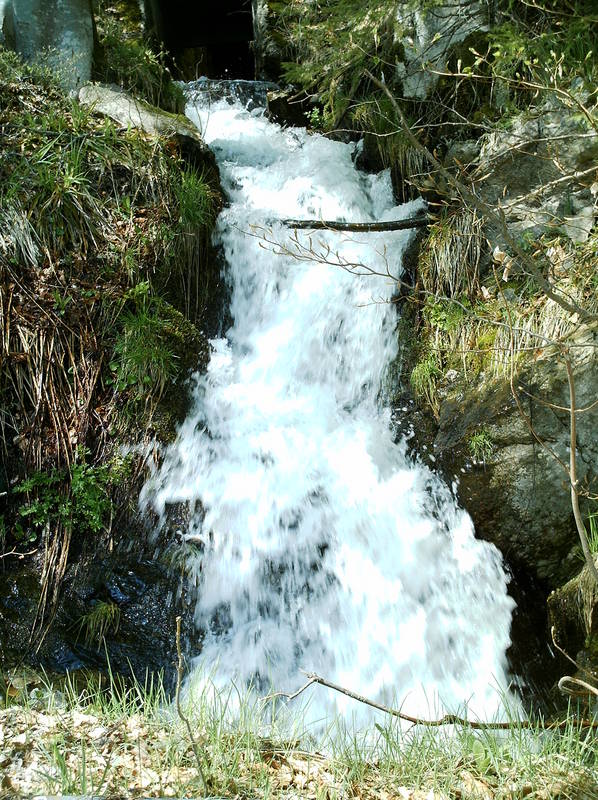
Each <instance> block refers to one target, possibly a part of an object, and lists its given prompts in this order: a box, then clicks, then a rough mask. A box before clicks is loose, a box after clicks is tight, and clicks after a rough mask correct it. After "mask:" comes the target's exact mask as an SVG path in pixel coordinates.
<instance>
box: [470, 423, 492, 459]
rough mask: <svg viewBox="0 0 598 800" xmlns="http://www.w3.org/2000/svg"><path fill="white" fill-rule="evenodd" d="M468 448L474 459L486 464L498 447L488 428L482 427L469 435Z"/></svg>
mask: <svg viewBox="0 0 598 800" xmlns="http://www.w3.org/2000/svg"><path fill="white" fill-rule="evenodd" d="M467 448H468V450H469V453H470V455H471V457H472V458H473V460H474V461H477V462H478V463H483V464H485V463H486V461H488V460H489V459H490V458H491V457H492V454H493V453H494V451H495V449H496V445H495V444H494V441H493V440H492V435H491V434H490V432H489V431H488V430H487V429H486V428H480V429H479V430H477V431H475V432H474V433H472V434H471V436H470V437H469V441H468V442H467Z"/></svg>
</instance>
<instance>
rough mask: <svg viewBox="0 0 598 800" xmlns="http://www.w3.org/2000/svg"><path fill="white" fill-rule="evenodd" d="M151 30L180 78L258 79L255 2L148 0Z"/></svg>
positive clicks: (146, 3)
mask: <svg viewBox="0 0 598 800" xmlns="http://www.w3.org/2000/svg"><path fill="white" fill-rule="evenodd" d="M145 5H146V18H147V24H148V28H150V29H151V30H153V32H154V35H155V36H156V37H157V38H158V39H159V41H160V42H162V43H163V44H164V46H165V48H166V50H167V51H168V52H169V53H170V55H171V57H172V61H173V68H174V72H175V75H176V77H179V78H182V79H183V80H193V79H195V78H198V77H199V76H201V75H205V76H207V77H209V78H244V79H249V80H252V79H253V78H255V59H254V54H253V50H252V41H253V13H252V0H219V2H216V3H215V2H213V0H211V1H210V2H206V1H205V0H203V1H202V0H168V2H166V0H146V2H145Z"/></svg>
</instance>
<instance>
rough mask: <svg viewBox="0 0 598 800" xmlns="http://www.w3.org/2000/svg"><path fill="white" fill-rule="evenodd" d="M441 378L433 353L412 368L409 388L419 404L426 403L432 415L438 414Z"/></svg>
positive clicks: (440, 371)
mask: <svg viewBox="0 0 598 800" xmlns="http://www.w3.org/2000/svg"><path fill="white" fill-rule="evenodd" d="M441 377H442V370H441V369H440V367H439V365H438V359H437V357H436V355H435V353H430V354H428V355H427V356H425V357H424V358H422V359H421V360H420V361H418V363H417V364H416V365H415V366H414V368H413V370H412V372H411V377H410V383H411V388H412V389H413V392H414V394H415V396H416V398H417V399H418V400H419V401H420V402H425V403H427V404H428V405H429V406H430V408H431V409H432V410H433V411H434V413H437V412H438V390H437V386H438V381H439V380H440V378H441Z"/></svg>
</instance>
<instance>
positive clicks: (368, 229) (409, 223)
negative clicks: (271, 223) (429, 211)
mask: <svg viewBox="0 0 598 800" xmlns="http://www.w3.org/2000/svg"><path fill="white" fill-rule="evenodd" d="M282 224H283V225H286V226H287V228H295V229H296V230H312V231H348V232H351V233H375V232H377V231H404V230H407V229H408V228H425V227H426V225H429V224H430V220H429V218H428V217H415V218H414V219H395V220H391V221H389V222H335V221H333V220H325V219H283V220H282Z"/></svg>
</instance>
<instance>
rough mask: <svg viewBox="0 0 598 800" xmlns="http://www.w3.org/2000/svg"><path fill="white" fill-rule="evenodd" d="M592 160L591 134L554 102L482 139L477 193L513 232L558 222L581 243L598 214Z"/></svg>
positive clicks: (595, 140)
mask: <svg viewBox="0 0 598 800" xmlns="http://www.w3.org/2000/svg"><path fill="white" fill-rule="evenodd" d="M567 102H568V103H569V101H567ZM448 155H451V153H450V151H449V154H447V156H448ZM596 159H598V137H597V136H596V134H595V132H594V131H592V130H591V129H590V128H589V125H588V123H587V121H586V120H585V118H584V117H583V116H582V115H580V114H575V113H572V111H571V109H570V107H569V105H568V104H563V103H561V102H560V101H558V100H557V99H556V98H553V99H552V100H551V101H550V102H547V103H545V104H544V105H543V106H541V107H538V108H533V109H531V110H529V111H528V112H526V113H525V114H520V115H519V116H518V117H515V118H514V119H513V120H512V121H511V123H510V125H509V127H508V128H503V129H501V128H497V129H495V130H494V131H493V132H492V133H491V134H489V135H488V136H486V137H485V138H484V139H483V140H482V142H481V147H480V152H479V156H478V158H477V161H476V167H477V170H476V172H477V175H479V176H484V178H483V179H482V180H481V181H480V183H479V184H478V192H479V195H480V197H481V199H482V200H484V201H485V202H486V203H488V204H490V205H492V206H496V205H500V206H501V207H502V209H503V211H504V213H505V218H506V222H507V224H508V226H509V229H510V230H511V232H512V233H516V234H521V233H523V232H524V231H525V232H528V233H530V234H534V235H539V234H541V233H544V232H545V231H546V230H548V228H549V227H550V226H551V225H553V224H554V222H555V220H560V221H561V222H562V223H563V229H564V231H565V232H566V233H567V235H568V236H569V237H570V238H571V239H572V240H573V241H575V242H583V241H586V240H587V238H588V236H589V234H590V231H591V230H592V227H593V225H594V222H595V217H596V211H597V209H596V204H595V200H594V197H593V196H592V193H591V184H592V181H593V180H594V175H595V164H596ZM490 238H493V236H492V233H491V235H490Z"/></svg>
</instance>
